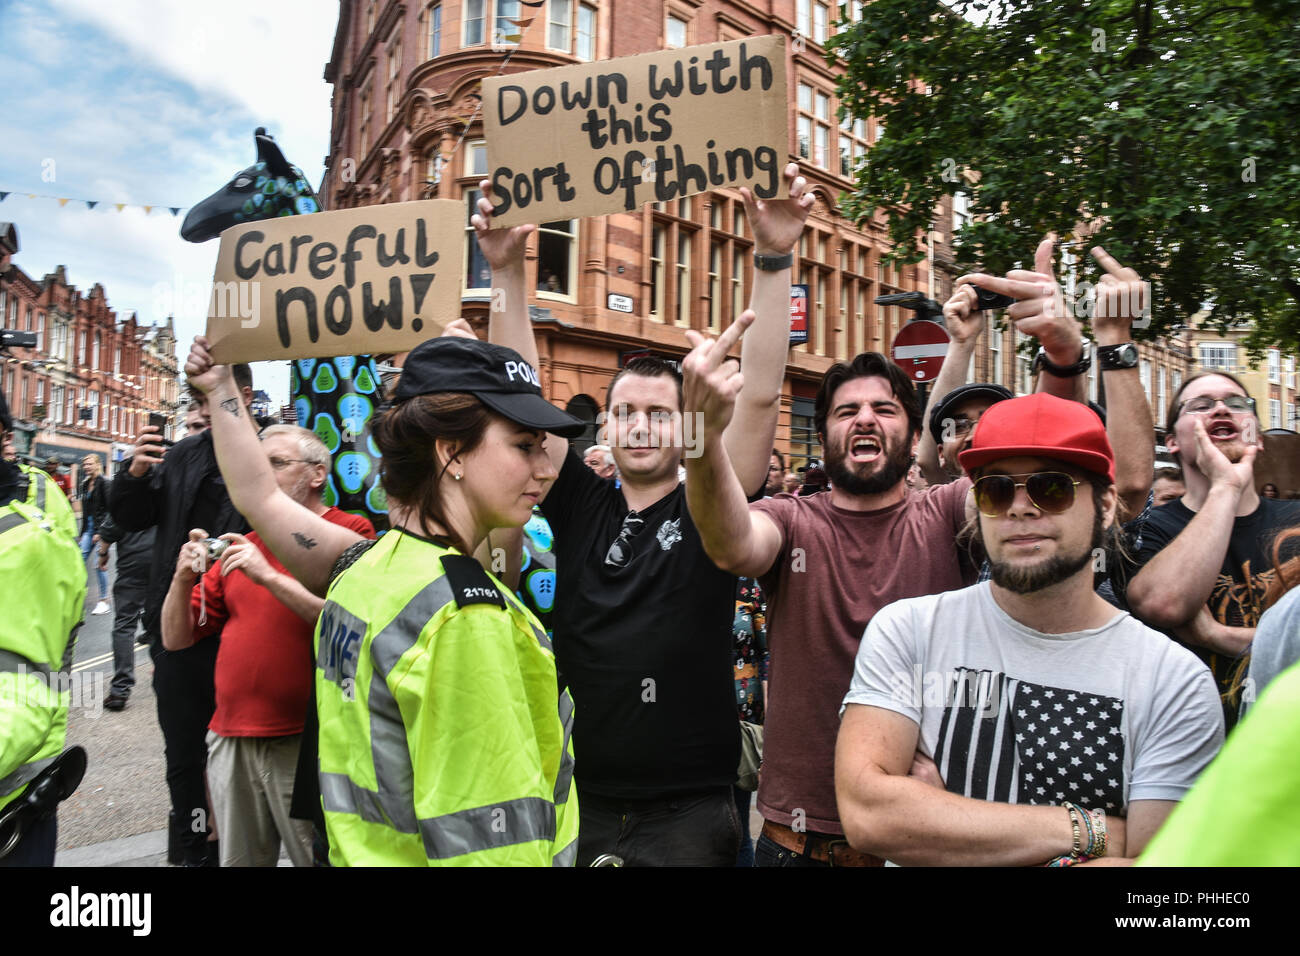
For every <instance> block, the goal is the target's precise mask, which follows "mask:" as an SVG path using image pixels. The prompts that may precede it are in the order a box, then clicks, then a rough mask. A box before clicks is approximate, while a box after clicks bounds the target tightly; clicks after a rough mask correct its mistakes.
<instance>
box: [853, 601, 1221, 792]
mask: <svg viewBox="0 0 1300 956" xmlns="http://www.w3.org/2000/svg"><path fill="white" fill-rule="evenodd" d="M844 704H845V705H846V706H847V705H848V704H869V705H871V706H874V707H881V708H884V709H886V710H891V711H894V712H896V713H899V714H902V715H903V716H905V717H908V718H909V719H911V720H913V721H915V722H916V724H917V725H918V726H919V727H920V730H921V734H920V743H919V748H920V750H921V751H922V752H923V753H925V754H926V755H928V756H930V757H931V758H932V759H933V760H934V762H935V763H936V764H937V765H938V767H939V773H940V775H941V776H942V777H943V779H944V783H945V784H946V787H947V789H948V790H949V791H950V792H951V793H956V794H960V795H962V796H966V797H974V798H976V799H981V800H992V801H997V802H1000V803H1030V804H1048V805H1057V804H1060V803H1062V802H1064V801H1067V800H1068V801H1070V802H1072V803H1077V804H1079V805H1081V806H1085V807H1091V808H1095V809H1101V810H1109V811H1113V812H1118V813H1124V812H1125V811H1126V809H1127V807H1128V804H1129V803H1130V802H1131V801H1133V800H1179V799H1181V798H1182V797H1183V795H1184V794H1185V793H1186V792H1187V790H1188V789H1190V787H1191V786H1192V783H1193V782H1194V781H1195V780H1196V778H1197V776H1198V775H1199V774H1200V773H1201V771H1202V770H1204V769H1205V767H1206V765H1207V764H1209V762H1210V761H1211V760H1212V759H1213V757H1214V755H1215V754H1216V753H1217V752H1218V750H1219V747H1220V745H1221V744H1222V743H1223V715H1222V710H1221V708H1220V706H1219V699H1218V696H1217V694H1216V692H1215V688H1214V680H1213V678H1212V677H1211V676H1210V673H1209V671H1207V670H1206V669H1205V665H1204V664H1202V663H1201V662H1200V661H1199V660H1197V658H1196V657H1195V656H1194V655H1193V654H1192V653H1191V652H1190V651H1188V650H1187V649H1185V648H1183V647H1180V646H1179V645H1177V644H1175V643H1174V642H1173V641H1171V640H1169V639H1168V638H1167V637H1165V636H1164V635H1163V634H1160V633H1159V632H1157V631H1153V630H1151V629H1150V628H1148V627H1146V626H1145V625H1143V624H1141V623H1140V622H1138V621H1137V620H1136V619H1134V618H1133V617H1131V616H1130V615H1128V614H1126V613H1123V612H1120V613H1117V614H1116V615H1115V616H1114V617H1113V618H1111V620H1110V621H1108V622H1107V623H1106V624H1105V625H1104V626H1102V627H1099V628H1094V629H1092V630H1087V631H1076V632H1073V633H1069V634H1043V633H1040V632H1038V631H1035V630H1032V629H1031V628H1028V627H1025V626H1024V625H1023V624H1020V623H1018V622H1017V621H1015V620H1014V619H1012V618H1011V617H1010V616H1009V615H1008V614H1007V613H1006V612H1005V611H1003V610H1002V609H1001V608H1000V607H998V605H997V603H996V602H995V601H994V600H993V595H992V592H991V590H990V585H989V584H988V583H987V582H985V583H981V584H977V585H975V586H974V587H970V588H965V589H963V590H960V591H949V592H947V593H944V594H932V595H927V596H926V597H919V598H909V599H908V600H905V601H898V602H896V603H894V604H891V605H889V606H888V607H886V608H884V609H883V610H882V611H880V612H879V613H878V614H876V616H875V617H874V618H872V620H871V623H870V624H869V625H867V629H866V633H865V634H864V636H863V639H862V645H861V647H860V648H859V649H858V656H857V661H856V663H855V665H854V670H853V682H852V684H851V685H850V686H849V692H848V694H847V695H846V696H845V698H844Z"/></svg>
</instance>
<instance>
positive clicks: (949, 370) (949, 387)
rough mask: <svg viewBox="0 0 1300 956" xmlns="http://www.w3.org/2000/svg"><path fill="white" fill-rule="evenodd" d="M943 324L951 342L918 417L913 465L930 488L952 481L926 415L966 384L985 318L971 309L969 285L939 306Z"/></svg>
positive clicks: (984, 315) (954, 292) (972, 306)
mask: <svg viewBox="0 0 1300 956" xmlns="http://www.w3.org/2000/svg"><path fill="white" fill-rule="evenodd" d="M943 321H944V325H945V326H946V328H947V329H948V335H949V336H951V338H952V342H951V344H950V345H949V346H948V355H947V356H946V357H945V358H944V360H943V366H942V367H941V368H940V369H939V375H938V377H937V378H936V379H935V380H934V387H933V388H931V389H930V401H929V402H928V403H927V404H926V406H925V415H924V416H922V418H921V441H920V443H919V444H918V445H917V447H916V463H917V464H918V465H920V466H921V474H922V475H923V476H925V480H926V481H928V482H929V483H930V484H932V485H943V484H947V483H948V482H950V481H952V476H951V475H949V474H948V473H947V472H946V471H944V470H943V466H942V465H941V464H940V463H939V446H938V445H937V444H936V443H935V440H934V436H933V435H931V434H930V413H931V412H932V411H934V408H935V406H936V405H938V404H939V402H941V401H942V400H943V399H944V398H946V397H947V395H948V393H949V392H951V391H953V389H956V388H959V387H960V386H962V385H965V384H966V370H967V369H968V368H970V358H971V356H972V355H974V354H975V346H976V344H977V343H978V342H979V337H980V333H981V332H983V331H984V325H985V323H986V322H987V321H988V316H987V314H986V313H985V312H983V311H981V310H979V309H976V308H975V290H974V289H972V288H971V287H970V286H969V285H959V286H957V288H955V289H954V290H953V293H952V296H951V298H949V299H948V301H947V302H945V303H944V304H943Z"/></svg>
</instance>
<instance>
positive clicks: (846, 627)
mask: <svg viewBox="0 0 1300 956" xmlns="http://www.w3.org/2000/svg"><path fill="white" fill-rule="evenodd" d="M969 489H970V480H969V479H966V478H961V479H958V480H957V481H954V482H953V483H951V484H947V485H936V486H932V487H931V488H929V489H928V490H927V491H924V492H917V491H909V492H908V493H907V497H906V498H904V499H903V500H902V501H901V502H900V503H898V504H896V505H893V506H892V507H889V508H881V509H880V510H879V511H846V510H845V509H843V508H837V507H835V506H834V505H833V504H831V494H830V492H823V493H821V494H816V495H809V496H808V497H806V498H795V497H792V496H791V495H785V494H781V495H776V496H775V497H773V498H764V499H763V500H762V501H756V502H754V503H753V504H751V505H750V506H749V507H750V509H751V510H752V511H759V512H762V513H763V514H765V515H766V516H767V517H769V518H770V519H772V522H773V523H774V524H775V525H776V526H777V527H778V528H779V529H780V530H781V533H782V536H783V538H784V544H783V546H782V549H781V554H780V555H779V556H778V557H777V560H776V563H775V564H774V565H772V568H771V570H769V571H768V573H767V574H765V575H763V576H762V577H761V578H759V581H760V583H761V584H762V586H763V590H764V591H765V592H766V593H767V646H768V651H769V653H770V654H771V663H770V664H769V667H768V697H767V717H766V719H765V721H764V723H763V772H762V774H761V775H760V777H759V787H758V809H759V812H760V813H762V814H763V816H764V817H766V818H767V819H768V820H772V821H774V822H776V823H781V824H784V825H785V826H793V825H794V824H795V822H796V819H798V820H799V822H800V823H801V824H802V826H803V827H804V828H805V829H807V830H811V831H813V832H815V833H831V834H839V833H843V832H844V828H843V826H841V824H840V818H839V811H838V810H837V808H836V805H835V737H836V735H837V734H838V733H839V729H840V719H839V711H840V703H841V702H842V701H843V700H844V695H845V694H846V693H847V692H848V689H849V682H850V681H851V679H852V677H853V661H854V659H855V658H856V657H857V653H858V645H859V644H860V643H861V642H862V633H863V631H865V630H866V627H867V622H868V621H870V620H871V618H872V616H873V615H875V613H876V612H877V611H879V610H880V609H881V608H882V607H884V606H885V605H886V604H892V603H893V602H894V601H899V600H902V599H903V598H909V597H920V596H921V595H923V594H938V593H939V592H941V591H951V590H955V589H956V588H960V587H965V586H966V585H968V584H972V583H974V580H975V572H974V568H973V566H972V565H971V563H970V562H969V561H968V560H963V558H962V557H961V556H960V555H959V553H958V548H957V546H956V543H955V542H956V536H957V533H958V532H959V531H960V530H961V528H962V526H963V525H964V524H965V521H966V510H965V509H966V492H967V491H968V490H969ZM796 811H802V813H801V814H799V815H798V816H797V815H796Z"/></svg>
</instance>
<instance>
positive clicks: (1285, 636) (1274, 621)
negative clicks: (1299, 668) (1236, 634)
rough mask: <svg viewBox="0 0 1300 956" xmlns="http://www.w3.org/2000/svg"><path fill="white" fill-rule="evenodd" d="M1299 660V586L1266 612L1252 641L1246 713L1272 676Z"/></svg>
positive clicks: (1243, 705)
mask: <svg viewBox="0 0 1300 956" xmlns="http://www.w3.org/2000/svg"><path fill="white" fill-rule="evenodd" d="M1298 660H1300V587H1297V588H1292V589H1291V590H1290V591H1288V592H1287V593H1286V594H1284V595H1282V599H1281V600H1280V601H1278V602H1277V603H1276V604H1274V605H1273V606H1272V607H1271V608H1269V609H1268V610H1267V611H1265V612H1264V616H1263V617H1261V618H1260V619H1259V626H1258V627H1257V628H1255V638H1254V640H1253V641H1252V642H1251V645H1250V670H1249V681H1250V683H1249V685H1248V686H1249V692H1248V693H1243V694H1242V695H1241V714H1242V716H1243V717H1244V716H1245V715H1246V711H1247V710H1248V709H1249V708H1250V706H1251V704H1253V703H1254V702H1255V700H1256V699H1257V698H1258V697H1259V695H1260V694H1262V693H1264V688H1266V687H1267V686H1268V685H1269V684H1270V683H1272V681H1273V678H1275V677H1277V675H1278V674H1280V673H1282V672H1283V671H1284V670H1286V669H1287V668H1288V667H1290V666H1291V665H1292V664H1294V663H1295V662H1296V661H1298Z"/></svg>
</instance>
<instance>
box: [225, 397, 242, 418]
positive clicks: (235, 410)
mask: <svg viewBox="0 0 1300 956" xmlns="http://www.w3.org/2000/svg"><path fill="white" fill-rule="evenodd" d="M221 407H222V408H224V409H225V410H226V411H228V412H230V414H232V415H234V416H235V417H236V418H238V417H239V399H237V398H227V399H225V400H224V401H223V402H222V403H221Z"/></svg>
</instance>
